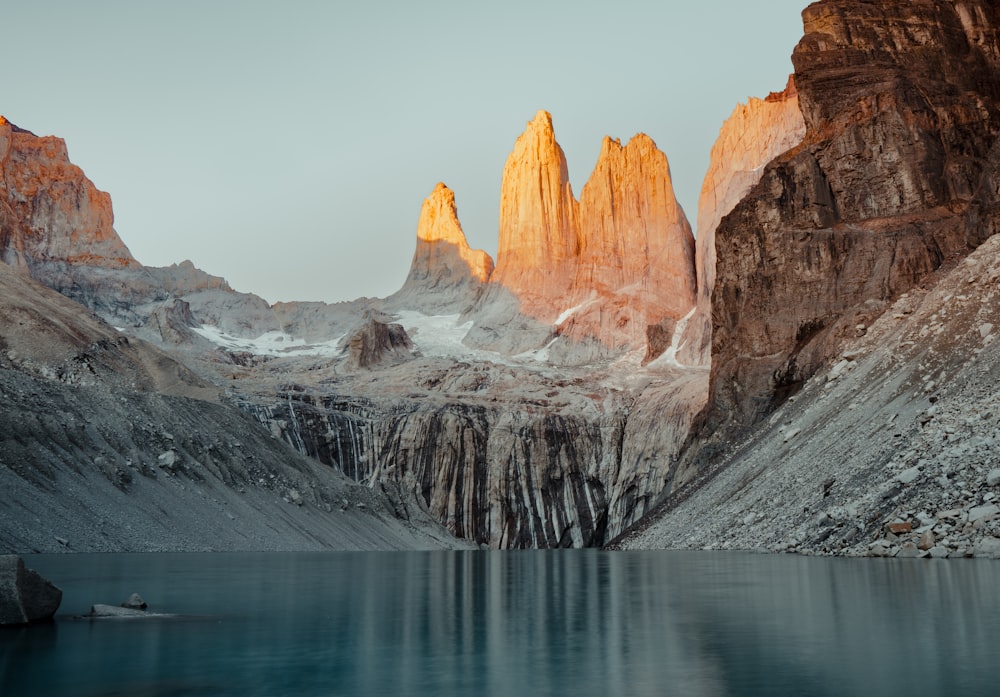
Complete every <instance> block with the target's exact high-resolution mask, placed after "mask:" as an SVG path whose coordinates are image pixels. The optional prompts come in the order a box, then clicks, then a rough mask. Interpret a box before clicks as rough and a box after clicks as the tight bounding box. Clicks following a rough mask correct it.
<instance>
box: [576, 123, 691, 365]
mask: <svg viewBox="0 0 1000 697" xmlns="http://www.w3.org/2000/svg"><path fill="white" fill-rule="evenodd" d="M576 263H577V268H576V276H575V278H574V279H573V284H572V286H571V288H570V292H569V297H568V298H567V299H566V300H564V303H566V304H567V305H568V307H570V308H573V307H575V308H577V309H576V310H574V311H573V312H571V313H569V314H568V316H566V317H565V318H564V319H563V321H562V322H561V323H560V325H559V330H560V333H561V334H563V335H567V336H571V337H575V338H580V339H583V338H586V337H596V338H598V339H600V340H602V341H604V342H605V343H608V344H611V345H613V346H615V345H625V346H632V347H637V346H643V345H644V344H645V343H646V338H647V331H648V327H649V326H650V325H658V324H659V323H660V322H662V321H664V320H670V321H671V322H675V321H676V320H678V319H680V318H681V317H683V316H684V314H685V313H687V312H688V310H690V309H691V307H692V305H694V290H695V273H694V238H693V236H692V234H691V228H690V226H689V225H688V222H687V218H685V217H684V211H683V210H681V207H680V204H678V203H677V199H676V197H675V196H674V190H673V184H672V182H671V180H670V165H669V164H668V163H667V157H666V155H664V154H663V152H661V151H660V150H659V148H657V147H656V143H654V142H653V140H652V138H650V137H649V136H647V135H645V134H643V133H640V134H638V135H636V136H635V137H633V138H632V139H631V140H630V141H629V142H628V144H627V145H625V146H624V147H622V145H621V142H620V141H618V140H612V139H611V138H607V137H606V138H605V139H604V141H603V143H602V145H601V152H600V155H599V156H598V159H597V165H596V166H595V167H594V171H593V173H592V174H591V176H590V179H589V180H588V181H587V183H586V184H585V185H584V187H583V190H582V192H581V194H580V252H579V255H578V258H577V262H576ZM653 357H655V356H653Z"/></svg>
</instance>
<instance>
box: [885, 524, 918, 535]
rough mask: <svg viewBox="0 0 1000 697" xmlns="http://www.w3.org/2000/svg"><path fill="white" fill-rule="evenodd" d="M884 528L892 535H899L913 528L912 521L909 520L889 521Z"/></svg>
mask: <svg viewBox="0 0 1000 697" xmlns="http://www.w3.org/2000/svg"><path fill="white" fill-rule="evenodd" d="M885 529H886V530H888V531H889V532H891V533H892V534H893V535H901V534H903V533H907V532H910V531H911V530H913V523H910V522H899V523H889V524H888V525H886V526H885Z"/></svg>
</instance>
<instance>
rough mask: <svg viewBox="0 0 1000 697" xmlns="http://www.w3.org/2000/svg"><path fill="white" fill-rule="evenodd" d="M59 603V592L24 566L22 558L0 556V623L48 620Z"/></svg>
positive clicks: (60, 600) (60, 592) (26, 622)
mask: <svg viewBox="0 0 1000 697" xmlns="http://www.w3.org/2000/svg"><path fill="white" fill-rule="evenodd" d="M61 602H62V591H61V590H59V589H58V588H56V587H55V586H54V585H52V583H50V582H49V581H47V580H46V579H44V578H42V577H41V576H39V575H38V574H37V573H36V572H34V571H32V570H31V569H28V568H25V566H24V560H23V559H21V558H20V557H18V556H16V555H13V554H5V555H2V556H0V625H6V624H28V623H30V622H41V621H44V620H50V619H52V616H53V615H54V614H55V613H56V610H58V609H59V603H61Z"/></svg>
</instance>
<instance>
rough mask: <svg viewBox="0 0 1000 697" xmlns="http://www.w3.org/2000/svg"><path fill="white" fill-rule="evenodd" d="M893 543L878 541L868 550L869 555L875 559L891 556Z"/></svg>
mask: <svg viewBox="0 0 1000 697" xmlns="http://www.w3.org/2000/svg"><path fill="white" fill-rule="evenodd" d="M891 551H892V543H891V542H889V541H888V540H876V541H875V542H873V543H872V545H871V547H870V548H869V550H868V554H870V555H871V556H873V557H888V556H891Z"/></svg>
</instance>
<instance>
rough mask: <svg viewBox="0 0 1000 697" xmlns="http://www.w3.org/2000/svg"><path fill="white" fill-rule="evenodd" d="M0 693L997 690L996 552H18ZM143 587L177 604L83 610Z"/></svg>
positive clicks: (2, 639) (2, 642) (523, 694)
mask: <svg viewBox="0 0 1000 697" xmlns="http://www.w3.org/2000/svg"><path fill="white" fill-rule="evenodd" d="M25 560H26V562H27V565H28V566H29V567H31V568H34V569H36V570H37V571H39V572H41V573H42V574H43V575H44V576H46V577H48V578H49V579H51V580H53V581H54V582H55V583H56V584H57V585H59V586H60V587H61V588H62V589H63V591H64V597H63V604H62V607H61V609H60V612H59V615H58V617H57V620H56V622H54V623H53V624H51V625H46V626H41V627H31V628H28V629H6V630H4V631H0V695H3V696H4V697H14V696H20V695H31V696H33V697H35V696H37V697H45V696H49V695H59V696H60V697H63V696H69V695H83V696H87V697H92V696H96V695H122V696H125V695H137V696H157V697H160V696H171V697H175V696H176V697H179V696H182V695H241V696H253V695H265V696H272V695H273V696H277V695H295V696H303V695H421V696H423V695H437V696H441V695H470V696H472V695H477V696H489V695H498V696H499V695H504V696H512V697H531V696H534V695H623V696H625V695H637V696H642V695H682V696H683V695H692V696H702V695H705V696H723V695H769V696H775V695H796V696H803V695H830V696H844V695H859V696H860V695H865V696H872V695H877V696H883V697H891V696H894V695H899V696H901V697H902V696H904V695H905V696H906V697H921V696H924V695H926V696H928V697H929V696H931V695H933V696H940V695H989V696H991V697H993V696H996V695H1000V657H998V656H1000V654H998V652H997V647H998V645H1000V563H997V562H989V561H977V560H964V561H962V560H952V561H929V560H922V559H907V560H870V559H869V560H860V559H827V558H815V557H797V556H783V555H751V554H730V553H718V552H711V553H709V552H701V553H699V552H601V551H596V550H560V551H525V552H414V553H391V552H385V553H316V554H300V553H296V554H108V555H100V554H82V555H42V556H29V557H26V559H25ZM133 592H138V593H140V594H141V595H142V596H143V597H144V598H145V599H146V601H147V602H148V603H149V604H150V609H151V610H156V611H159V612H165V613H175V614H177V615H180V616H179V617H174V618H164V619H143V620H101V621H90V620H78V619H73V618H72V615H80V614H84V613H86V612H87V611H88V610H89V608H90V605H92V604H94V603H108V604H118V603H120V602H121V601H123V600H124V599H125V598H127V597H128V596H129V595H130V594H131V593H133Z"/></svg>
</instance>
